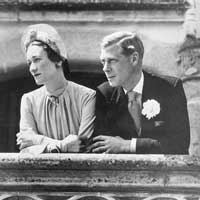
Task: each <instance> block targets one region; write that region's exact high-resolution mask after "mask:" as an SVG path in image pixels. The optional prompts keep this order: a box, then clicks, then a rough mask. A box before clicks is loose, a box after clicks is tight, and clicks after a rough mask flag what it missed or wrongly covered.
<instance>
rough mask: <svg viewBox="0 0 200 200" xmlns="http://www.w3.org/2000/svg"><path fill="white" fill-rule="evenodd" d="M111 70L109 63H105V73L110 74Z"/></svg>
mask: <svg viewBox="0 0 200 200" xmlns="http://www.w3.org/2000/svg"><path fill="white" fill-rule="evenodd" d="M110 70H111V68H110V65H109V64H108V62H105V63H104V65H103V71H104V72H109V71H110Z"/></svg>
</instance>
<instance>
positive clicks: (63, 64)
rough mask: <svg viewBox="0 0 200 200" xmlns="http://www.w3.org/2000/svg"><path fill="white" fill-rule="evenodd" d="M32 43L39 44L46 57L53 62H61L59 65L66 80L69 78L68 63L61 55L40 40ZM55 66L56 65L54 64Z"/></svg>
mask: <svg viewBox="0 0 200 200" xmlns="http://www.w3.org/2000/svg"><path fill="white" fill-rule="evenodd" d="M32 44H33V45H37V46H41V47H42V48H43V49H44V50H45V51H46V53H47V57H48V58H49V60H50V61H52V62H54V63H55V64H56V63H58V62H61V67H62V70H63V73H64V76H65V78H67V79H68V80H69V79H70V70H69V63H68V60H67V59H66V58H63V57H61V56H60V55H59V54H58V53H57V52H55V51H54V50H53V49H52V48H50V47H49V45H47V44H45V43H44V42H42V41H35V42H33V43H32ZM56 67H58V65H57V64H56Z"/></svg>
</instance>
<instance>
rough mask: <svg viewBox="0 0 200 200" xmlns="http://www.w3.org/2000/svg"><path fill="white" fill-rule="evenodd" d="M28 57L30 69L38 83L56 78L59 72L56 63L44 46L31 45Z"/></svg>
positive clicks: (43, 83)
mask: <svg viewBox="0 0 200 200" xmlns="http://www.w3.org/2000/svg"><path fill="white" fill-rule="evenodd" d="M26 57H27V63H28V66H29V71H30V73H31V75H32V76H33V77H34V79H35V82H36V84H37V85H45V84H47V83H48V82H49V81H52V80H54V77H55V76H56V72H57V68H56V65H55V63H54V62H52V61H51V60H49V58H48V56H47V52H46V51H45V50H44V48H43V47H42V46H37V45H30V46H29V47H28V50H27V53H26Z"/></svg>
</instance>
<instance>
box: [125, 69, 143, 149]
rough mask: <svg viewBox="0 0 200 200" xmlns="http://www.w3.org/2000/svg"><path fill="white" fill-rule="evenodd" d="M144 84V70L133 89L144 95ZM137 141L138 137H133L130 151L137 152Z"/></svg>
mask: <svg viewBox="0 0 200 200" xmlns="http://www.w3.org/2000/svg"><path fill="white" fill-rule="evenodd" d="M143 86H144V74H143V72H142V75H141V77H140V80H139V82H138V83H137V85H136V86H135V87H134V88H133V91H134V92H137V93H138V94H140V96H141V97H142V91H143ZM124 92H125V94H126V93H127V92H128V91H127V90H125V89H124ZM141 104H142V98H140V105H141ZM140 131H141V130H140ZM136 142H137V138H132V139H131V145H130V152H131V153H135V152H136Z"/></svg>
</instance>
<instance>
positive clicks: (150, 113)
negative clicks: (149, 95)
mask: <svg viewBox="0 0 200 200" xmlns="http://www.w3.org/2000/svg"><path fill="white" fill-rule="evenodd" d="M159 113H160V103H158V102H157V101H156V100H154V99H149V100H147V101H146V102H144V103H143V109H142V114H143V115H144V116H146V118H147V119H151V118H153V117H155V116H156V115H158V114H159Z"/></svg>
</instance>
